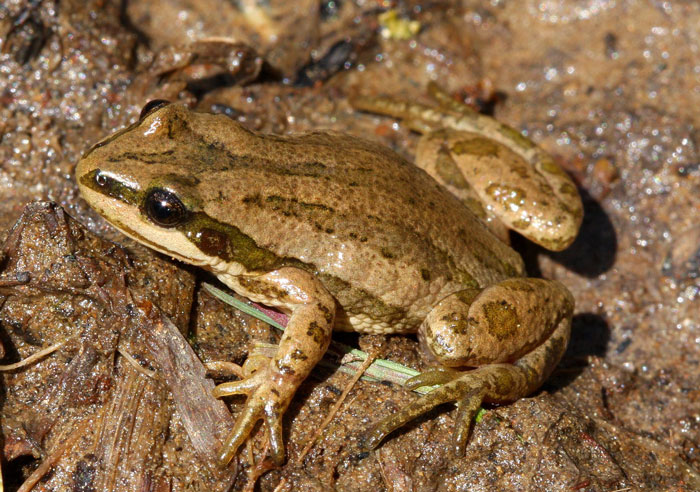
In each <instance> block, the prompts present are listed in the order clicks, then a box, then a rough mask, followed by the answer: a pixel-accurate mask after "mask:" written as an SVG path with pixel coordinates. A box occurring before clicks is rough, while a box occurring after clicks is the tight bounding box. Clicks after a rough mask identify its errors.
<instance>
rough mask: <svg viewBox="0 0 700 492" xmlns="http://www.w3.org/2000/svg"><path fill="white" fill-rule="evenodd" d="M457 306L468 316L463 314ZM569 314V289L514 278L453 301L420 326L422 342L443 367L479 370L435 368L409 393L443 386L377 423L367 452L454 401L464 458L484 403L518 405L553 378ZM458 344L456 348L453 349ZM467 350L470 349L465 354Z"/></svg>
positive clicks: (457, 448) (458, 450)
mask: <svg viewBox="0 0 700 492" xmlns="http://www.w3.org/2000/svg"><path fill="white" fill-rule="evenodd" d="M496 299H499V300H496ZM460 304H461V307H462V308H466V310H460V311H459V312H458V310H459V308H460V306H459V305H460ZM572 312H573V299H572V297H571V294H569V293H568V291H567V290H566V289H565V288H564V286H562V285H561V284H559V283H558V282H554V281H548V280H542V279H529V278H528V279H509V280H505V281H503V282H501V283H499V284H496V285H494V286H491V287H488V288H486V289H484V290H478V289H469V290H465V291H462V292H458V293H456V294H453V295H451V296H448V297H447V298H446V299H444V300H443V301H442V302H441V303H440V304H438V305H437V306H436V307H435V308H434V309H433V312H431V313H430V315H429V318H427V319H426V321H425V322H424V323H423V326H422V327H421V329H422V330H423V331H424V333H423V335H422V336H423V337H424V340H425V341H426V342H427V343H428V344H429V347H430V348H431V350H432V351H433V353H434V355H435V356H436V357H437V358H438V360H439V361H440V362H442V363H443V364H448V365H453V366H457V365H471V366H475V365H481V367H477V368H476V369H473V370H470V371H466V372H461V371H458V370H456V369H451V368H448V369H445V368H438V369H435V370H433V371H428V372H426V373H423V374H421V375H419V376H416V377H415V378H412V379H411V380H409V381H408V382H407V383H406V386H407V387H408V388H416V387H420V386H426V385H428V384H431V385H432V384H439V385H440V386H438V387H437V388H436V389H434V390H433V391H431V392H430V393H428V394H426V395H424V396H422V397H420V398H418V399H417V400H416V401H414V402H412V403H411V404H409V405H408V406H406V407H404V408H403V409H402V410H401V411H399V412H398V413H395V414H392V415H390V416H389V417H387V418H385V419H384V420H382V421H381V422H379V423H378V424H377V425H376V426H375V427H374V428H373V429H372V430H371V431H370V432H369V433H368V434H367V435H366V436H365V441H364V442H365V446H366V447H367V448H368V449H372V448H374V447H376V446H377V445H378V444H379V443H380V442H381V441H382V439H384V438H385V437H386V436H387V435H388V434H389V433H391V432H392V431H394V430H395V429H397V428H399V427H401V426H402V425H404V424H406V423H407V422H409V421H411V420H413V419H414V418H416V417H418V416H419V415H422V414H424V413H426V412H428V411H429V410H431V409H433V408H435V407H436V406H438V405H441V404H443V403H448V402H456V403H457V407H458V411H457V417H456V422H455V432H454V451H455V454H456V455H458V456H460V455H463V454H464V450H465V446H466V442H467V437H468V435H469V432H470V430H471V426H472V421H473V418H474V415H475V414H476V412H477V411H478V409H479V407H480V406H481V404H482V403H483V402H490V403H506V402H512V401H515V400H517V399H518V398H522V397H524V396H527V395H528V394H530V393H532V392H533V391H535V390H536V389H537V388H539V387H540V386H541V385H542V383H543V382H544V381H545V380H546V379H547V378H548V377H549V375H550V374H551V372H552V370H553V369H554V367H555V366H556V364H557V363H558V362H559V360H560V359H561V357H562V355H563V354H564V351H565V350H566V346H567V344H568V341H569V334H570V330H571V317H572ZM531 323H537V325H536V326H535V325H532V324H531ZM431 324H432V326H431ZM440 324H442V326H439V325H440ZM533 332H534V333H535V336H534V337H533V336H532V333H533ZM499 337H500V338H501V340H500V341H499V340H498V338H499ZM537 337H540V339H539V340H536V338H537ZM517 338H520V339H522V342H521V343H520V344H519V345H520V347H522V348H518V344H516V343H513V342H514V341H515V339H517ZM494 340H495V341H494ZM453 342H457V344H458V345H457V346H456V347H455V348H450V347H449V346H450V345H451V344H452V343H453ZM460 343H462V344H465V345H463V346H460V345H459V344H460ZM469 343H472V344H473V346H471V347H467V346H466V345H468V344H469ZM533 344H534V345H533ZM489 349H490V350H489ZM482 364H483V365H482Z"/></svg>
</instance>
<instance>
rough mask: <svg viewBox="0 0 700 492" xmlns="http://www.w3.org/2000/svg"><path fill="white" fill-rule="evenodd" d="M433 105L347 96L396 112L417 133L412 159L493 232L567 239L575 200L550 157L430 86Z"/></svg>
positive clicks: (548, 241)
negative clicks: (513, 232)
mask: <svg viewBox="0 0 700 492" xmlns="http://www.w3.org/2000/svg"><path fill="white" fill-rule="evenodd" d="M428 92H429V93H430V95H431V96H432V98H433V99H434V100H435V101H436V102H437V107H435V106H431V105H425V104H420V103H417V102H415V101H400V100H395V99H392V98H387V97H376V96H354V97H353V98H352V99H351V104H352V105H353V106H354V107H356V108H358V109H360V110H363V111H369V112H372V113H378V114H384V115H388V116H393V117H396V118H401V119H402V120H404V123H405V124H407V125H408V127H409V128H411V129H412V130H414V131H416V132H418V133H421V134H422V135H423V137H422V138H421V140H420V141H419V143H418V148H417V149H416V165H418V166H419V167H421V168H422V169H423V170H425V171H426V172H427V173H428V174H430V175H431V176H432V177H433V178H435V180H437V181H438V182H439V183H440V184H442V185H443V186H445V187H446V188H447V189H448V190H450V191H451V192H452V194H454V195H455V196H457V198H459V199H460V200H462V202H463V203H464V204H465V205H467V207H469V208H470V209H471V210H472V211H473V212H474V213H475V214H476V215H477V216H479V217H480V218H482V219H483V220H484V221H485V222H486V223H487V225H488V226H489V227H490V228H491V229H492V230H493V232H495V233H496V235H497V236H499V237H501V238H504V237H507V235H506V233H505V228H506V227H507V228H508V229H512V230H515V231H517V232H519V233H520V234H522V235H523V236H525V237H527V238H528V239H530V240H531V241H533V242H535V243H537V244H539V245H541V246H543V247H545V248H547V249H550V250H553V251H560V250H562V249H564V248H566V247H567V246H569V245H570V244H571V243H572V242H573V241H574V239H575V237H576V234H577V233H578V229H579V227H580V225H581V219H582V217H583V206H582V203H581V198H580V196H579V194H578V191H577V189H576V186H575V184H574V183H573V181H572V180H571V178H569V176H568V175H567V174H566V172H564V170H563V169H561V167H560V166H559V165H558V164H557V163H556V162H555V161H554V159H553V158H552V157H551V156H550V155H549V154H548V153H547V152H545V151H544V149H542V148H541V147H539V146H538V145H536V144H535V143H534V142H533V141H531V140H530V139H528V138H527V137H525V136H523V135H522V134H521V133H520V132H518V131H517V130H515V129H514V128H511V127H510V126H508V125H505V124H503V123H501V122H499V121H497V120H495V119H494V118H491V117H490V116H486V115H482V114H479V113H478V112H476V111H474V110H472V109H471V108H469V107H468V106H465V105H463V104H461V103H459V102H457V101H455V100H454V99H453V98H452V97H451V96H450V95H449V94H447V93H446V92H445V91H443V90H442V89H440V88H439V87H438V86H437V85H435V84H434V83H433V84H430V85H429V86H428Z"/></svg>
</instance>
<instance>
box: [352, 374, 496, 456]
mask: <svg viewBox="0 0 700 492" xmlns="http://www.w3.org/2000/svg"><path fill="white" fill-rule="evenodd" d="M487 367H492V366H487ZM481 369H485V368H481ZM481 369H476V370H474V371H471V372H469V373H458V374H459V375H458V376H457V377H455V376H454V374H453V376H452V380H451V381H449V382H447V383H445V384H442V385H441V386H439V387H437V388H435V389H434V390H433V391H431V392H430V393H428V394H426V395H423V396H422V397H420V398H418V399H417V400H415V401H413V402H411V403H410V404H408V405H407V406H405V407H404V408H402V409H401V410H400V411H399V412H397V413H394V414H391V415H389V416H388V417H386V418H384V419H383V420H382V421H381V422H379V423H378V424H377V425H375V426H374V428H373V429H372V430H370V431H369V432H368V433H367V434H366V435H365V438H364V446H365V448H366V449H367V450H370V449H374V448H375V447H377V446H378V445H379V443H380V442H381V441H382V440H383V439H384V438H385V437H386V436H388V435H389V434H391V433H392V432H393V431H394V430H396V429H398V428H399V427H401V426H403V425H405V424H407V423H408V422H410V421H412V420H414V419H415V418H417V417H419V416H420V415H423V414H425V413H427V412H429V411H430V410H432V409H433V408H435V407H437V406H438V405H442V404H443V403H450V402H460V403H459V405H460V407H461V408H460V409H462V408H463V409H465V410H467V411H466V412H465V417H466V414H469V416H470V418H469V419H467V420H466V425H467V426H468V428H467V430H466V432H464V431H459V430H458V429H456V432H459V435H460V439H461V436H462V435H464V436H465V437H464V440H465V442H466V435H468V433H469V428H470V426H471V417H473V414H474V412H471V413H470V412H469V411H468V410H469V409H471V408H472V407H475V411H476V410H478V408H479V406H480V405H481V402H482V401H483V399H484V395H485V389H484V387H483V386H484V384H483V382H482V381H481V378H480V377H479V376H477V377H474V376H475V374H474V373H476V372H478V371H480V370H481ZM454 372H457V371H454ZM426 374H427V376H428V377H427V378H425V380H428V381H429V382H430V384H435V383H437V382H438V381H437V377H438V376H441V377H445V376H446V375H447V374H446V373H445V372H444V371H428V372H427V373H426ZM433 376H435V377H433ZM467 376H471V377H468V378H466V377H467ZM418 377H420V376H416V378H418ZM414 379H415V378H414ZM465 379H467V380H466V381H465ZM418 386H423V384H420V385H418ZM418 386H415V385H414V387H418ZM462 402H464V403H462ZM461 413H462V412H460V416H461ZM460 420H463V419H460Z"/></svg>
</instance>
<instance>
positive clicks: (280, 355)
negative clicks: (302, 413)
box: [214, 268, 335, 465]
mask: <svg viewBox="0 0 700 492" xmlns="http://www.w3.org/2000/svg"><path fill="white" fill-rule="evenodd" d="M227 283H228V284H230V286H231V287H232V288H233V289H234V290H236V291H237V292H240V293H241V294H243V295H245V296H247V297H249V298H251V299H253V300H254V301H256V302H262V303H264V304H268V305H272V306H276V307H282V308H284V309H286V310H287V311H289V312H290V313H291V316H290V318H289V322H288V324H287V328H286V329H285V331H284V334H283V335H282V339H281V340H280V344H279V347H278V349H277V353H276V354H275V356H274V358H272V359H270V361H269V363H267V364H264V365H263V366H262V368H260V369H258V370H257V371H255V372H253V373H252V374H250V375H249V376H248V377H246V378H245V379H243V380H241V381H234V382H230V383H224V384H220V385H218V386H217V387H216V388H215V390H214V392H215V396H217V397H221V396H227V395H234V394H245V395H248V399H247V401H246V404H245V407H244V408H243V411H242V413H241V414H240V416H239V417H238V420H237V421H236V424H235V425H234V427H233V429H232V430H231V432H230V433H229V435H228V437H227V438H226V442H225V443H224V445H223V446H222V448H221V452H220V454H219V460H220V463H221V464H222V465H225V464H227V463H228V462H229V461H231V459H232V458H233V456H234V455H235V454H236V451H237V450H238V448H239V447H240V445H241V444H243V442H244V441H245V440H246V438H247V437H248V435H249V434H250V433H251V432H252V430H253V427H254V426H255V424H256V422H257V421H258V420H260V419H263V420H264V421H265V424H266V425H267V427H268V431H269V437H270V448H271V456H272V459H273V460H274V461H275V462H276V463H277V464H282V463H283V462H284V454H285V453H284V443H283V442H282V417H283V416H284V412H285V411H286V410H287V407H288V406H289V403H290V401H291V400H292V397H293V396H294V394H295V392H296V390H297V388H298V387H299V385H300V384H301V383H302V381H304V379H306V376H308V374H309V372H311V370H312V369H313V367H314V366H315V365H316V363H317V362H318V361H319V360H320V359H321V357H322V356H323V354H324V353H325V352H326V349H327V348H328V344H329V343H330V338H331V331H332V328H333V320H334V317H335V300H334V299H333V297H332V296H331V294H330V293H329V292H328V291H327V290H326V288H325V287H324V286H323V284H321V282H320V281H318V280H317V279H316V278H315V277H314V276H313V275H312V274H310V273H308V272H305V271H303V270H299V269H296V268H281V269H279V270H276V271H273V272H270V273H267V274H264V275H258V276H240V277H235V278H232V279H230V280H229V281H228V282H227Z"/></svg>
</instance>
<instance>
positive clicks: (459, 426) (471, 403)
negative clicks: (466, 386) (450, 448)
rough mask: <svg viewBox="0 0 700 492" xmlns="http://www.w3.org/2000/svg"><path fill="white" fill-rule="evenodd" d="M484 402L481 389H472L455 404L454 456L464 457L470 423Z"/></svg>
mask: <svg viewBox="0 0 700 492" xmlns="http://www.w3.org/2000/svg"><path fill="white" fill-rule="evenodd" d="M483 401H484V391H483V389H482V388H474V389H472V390H471V391H468V392H467V394H465V395H463V396H462V399H461V400H459V402H457V416H456V418H455V430H454V434H453V435H452V442H453V445H454V453H455V456H464V452H465V451H466V448H467V440H468V439H469V433H470V432H471V430H472V422H474V417H476V413H477V412H478V411H479V408H481V404H482V403H483Z"/></svg>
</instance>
